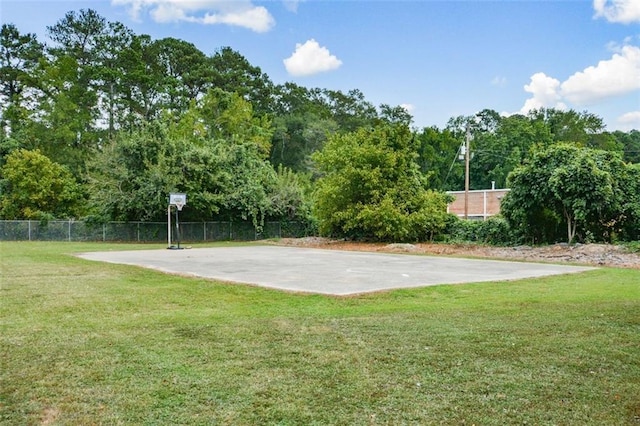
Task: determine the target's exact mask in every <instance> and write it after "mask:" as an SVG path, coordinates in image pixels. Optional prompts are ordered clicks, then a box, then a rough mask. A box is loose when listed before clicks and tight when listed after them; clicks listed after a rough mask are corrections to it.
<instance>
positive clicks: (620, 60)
mask: <svg viewBox="0 0 640 426" xmlns="http://www.w3.org/2000/svg"><path fill="white" fill-rule="evenodd" d="M618 50H619V52H617V53H614V55H613V56H612V57H611V59H608V60H603V61H600V62H598V64H597V65H595V66H590V67H587V68H585V69H584V70H583V71H578V72H576V73H575V74H573V75H572V76H570V77H569V78H567V79H566V80H565V81H564V82H562V83H561V82H560V81H559V80H557V79H555V78H553V77H549V76H547V75H546V74H545V73H542V72H539V73H536V74H534V75H532V76H531V81H530V83H529V84H527V85H525V86H524V90H525V91H527V92H529V93H531V94H532V97H530V98H529V99H527V100H526V101H525V103H524V105H523V107H522V108H521V109H520V112H521V113H523V114H526V113H527V112H529V111H531V110H532V109H538V108H543V107H544V108H558V109H565V108H566V107H567V106H566V103H567V102H568V103H571V104H572V105H576V106H583V105H590V104H595V103H598V102H600V101H602V100H604V99H607V98H612V97H615V96H622V95H627V94H629V93H633V92H634V91H636V90H640V47H638V46H631V45H626V46H622V47H621V48H619V49H618Z"/></svg>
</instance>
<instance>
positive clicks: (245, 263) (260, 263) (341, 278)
mask: <svg viewBox="0 0 640 426" xmlns="http://www.w3.org/2000/svg"><path fill="white" fill-rule="evenodd" d="M79 256H80V257H82V258H84V259H89V260H97V261H103V262H111V263H120V264H128V265H138V266H142V267H145V268H152V269H156V270H160V271H164V272H168V273H173V274H181V275H191V276H199V277H205V278H211V279H216V280H221V281H226V282H235V283H247V284H253V285H259V286H263V287H269V288H275V289H280V290H286V291H294V292H304V293H320V294H329V295H349V294H358V293H367V292H374V291H381V290H390V289H397V288H410V287H423V286H430V285H437V284H460V283H468V282H481V281H503V280H516V279H521V278H529V277H541V276H547V275H556V274H567V273H576V272H582V271H587V270H591V269H595V268H589V267H579V266H565V265H550V264H540V263H523V262H507V261H494V260H471V259H459V258H450V257H434V256H419V255H410V254H386V253H368V252H353V251H337V250H323V249H311V248H297V247H280V246H236V247H215V248H197V249H185V250H167V249H159V250H132V251H111V252H94V253H84V254H81V255H79Z"/></svg>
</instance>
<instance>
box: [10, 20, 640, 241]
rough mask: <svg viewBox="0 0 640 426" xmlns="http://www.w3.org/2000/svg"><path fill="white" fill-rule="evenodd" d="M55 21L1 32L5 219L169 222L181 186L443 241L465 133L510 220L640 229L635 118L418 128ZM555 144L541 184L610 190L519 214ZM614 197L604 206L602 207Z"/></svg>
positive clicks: (124, 32) (225, 57)
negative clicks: (631, 126)
mask: <svg viewBox="0 0 640 426" xmlns="http://www.w3.org/2000/svg"><path fill="white" fill-rule="evenodd" d="M47 34H48V37H49V39H50V40H51V44H50V45H46V44H45V43H42V42H40V41H39V40H38V39H37V37H36V36H35V35H34V34H23V33H21V32H20V31H19V29H18V28H17V27H16V26H15V25H12V24H4V25H3V26H2V29H1V32H0V70H1V72H0V98H1V111H0V112H1V114H2V117H1V127H2V131H1V132H0V173H1V176H0V188H1V190H2V193H1V195H0V217H1V218H4V219H14V218H17V219H43V220H44V219H52V218H68V217H72V218H83V219H87V220H93V221H98V222H99V221H109V220H122V221H133V220H136V221H137V220H148V221H151V220H163V219H164V218H165V215H166V204H167V196H168V194H169V193H170V192H185V193H187V194H188V208H185V210H184V212H183V215H184V216H185V217H184V220H190V221H209V220H216V219H219V220H250V221H252V222H253V223H254V225H255V226H256V227H259V226H260V225H261V223H263V222H264V220H296V221H303V222H306V223H308V224H309V226H311V227H314V228H317V229H318V230H319V231H320V232H322V233H323V234H326V235H332V236H340V237H349V238H369V239H380V240H398V241H399V240H419V239H427V238H434V237H437V236H438V235H442V234H443V233H446V230H447V227H451V226H452V225H451V223H452V221H454V219H452V218H451V217H449V216H448V215H446V202H447V196H446V195H445V194H444V191H447V190H460V189H463V186H464V168H463V165H462V163H461V162H459V161H457V157H458V155H459V151H460V147H461V144H462V143H463V142H464V138H465V136H466V134H467V132H470V133H471V135H472V138H473V142H472V146H473V160H472V161H471V168H470V181H471V188H472V189H483V188H489V187H491V185H492V183H494V184H495V185H496V186H497V187H505V186H511V187H512V188H513V190H512V195H511V196H510V198H511V201H507V202H506V203H505V206H506V211H505V215H504V216H505V218H506V220H508V221H509V223H510V224H511V225H512V226H513V227H514V228H516V229H517V230H519V231H518V232H516V234H518V235H517V238H520V239H530V240H532V241H534V242H545V241H553V240H554V239H558V238H560V237H561V235H563V234H562V233H560V231H559V230H560V229H565V228H564V227H565V225H567V223H568V225H567V226H568V228H566V229H568V230H569V232H568V234H567V236H568V237H569V238H570V239H573V238H579V239H585V238H593V239H596V240H611V239H615V238H622V239H637V238H639V237H638V231H637V228H640V226H637V225H638V224H640V219H639V218H640V208H638V205H639V204H640V201H639V200H638V199H637V198H638V197H637V194H638V193H639V192H640V191H637V190H636V192H635V193H634V192H629V191H630V189H629V188H636V189H637V184H636V186H635V187H634V186H633V182H634V181H633V179H634V176H635V177H637V166H634V165H633V164H637V163H639V162H640V132H638V131H637V130H632V131H630V132H620V131H615V132H608V131H606V129H605V126H604V124H603V121H602V119H601V118H600V117H597V116H596V115H593V114H590V113H588V112H586V111H585V112H576V111H573V110H569V111H560V110H555V109H540V110H536V111H532V112H531V113H529V114H527V115H512V116H509V117H503V116H501V115H500V114H498V113H497V112H496V111H493V110H489V109H487V110H483V111H481V112H479V113H478V114H475V115H473V116H459V117H452V118H451V119H450V120H449V122H448V123H447V125H446V126H445V127H444V128H443V129H440V128H437V127H435V126H434V127H427V128H422V129H419V128H416V127H415V126H413V118H412V116H411V115H410V114H409V113H408V112H407V111H406V110H405V109H403V108H402V107H399V106H391V105H385V104H383V105H379V106H374V105H373V104H371V103H370V102H369V101H367V100H366V98H365V96H364V94H363V93H362V92H360V91H359V90H357V89H354V90H350V91H348V92H346V93H344V92H342V91H336V90H328V89H322V88H306V87H303V86H299V85H297V84H294V83H291V82H288V83H285V84H280V85H278V84H274V83H273V82H272V81H271V80H270V79H269V77H268V76H267V75H266V74H265V73H263V72H262V71H261V70H260V68H259V67H257V66H254V65H252V64H250V63H249V61H247V60H246V59H245V58H244V57H243V56H242V55H241V54H240V53H239V52H236V51H234V50H233V49H231V48H229V47H221V48H219V49H217V50H216V51H215V52H214V53H213V54H211V55H207V54H205V53H204V52H201V51H200V50H199V49H198V48H196V47H195V46H194V45H193V44H191V43H188V42H186V41H184V40H179V39H175V38H163V39H159V40H154V39H152V38H151V37H150V36H148V35H144V34H141V35H139V34H135V33H133V32H132V31H131V30H130V29H128V28H127V27H126V26H125V25H123V24H121V23H119V22H109V21H107V20H106V19H105V18H103V17H101V16H100V15H99V14H97V13H96V12H95V11H93V10H91V9H87V10H80V11H71V12H68V13H67V14H66V15H65V16H64V18H62V19H60V20H59V21H58V22H57V23H55V24H54V25H52V26H50V27H47ZM558 146H564V147H565V148H563V149H565V151H558V152H562V155H560V154H558V155H559V156H560V157H562V156H564V160H565V161H567V162H568V164H567V165H566V171H565V174H564V175H561V174H560V175H557V176H555V177H553V179H555V180H553V179H552V177H551V176H547V177H546V178H544V177H540V179H541V180H542V181H544V186H545V187H549V188H551V186H550V185H551V183H550V182H556V181H557V182H560V183H562V182H568V181H572V182H574V184H576V185H577V186H578V187H579V186H580V184H579V183H576V182H582V181H583V180H584V179H587V178H591V177H592V175H598V173H599V172H598V170H599V171H602V172H603V173H605V174H608V175H607V176H608V177H602V176H601V177H600V178H598V179H600V180H598V181H597V182H593V185H596V186H597V187H598V188H600V186H602V185H605V186H606V184H608V183H611V182H613V183H611V185H610V188H609V189H606V190H604V189H603V190H602V191H600V192H597V191H595V190H594V191H591V192H589V194H591V195H594V194H599V195H598V197H599V198H597V199H596V197H592V199H589V200H588V201H585V199H584V196H583V197H582V198H580V196H577V198H576V199H574V200H573V201H571V203H573V204H572V206H569V207H568V205H567V202H566V200H567V199H571V196H569V195H570V194H569V195H568V193H566V191H569V190H568V189H562V188H555V187H554V188H551V189H548V194H546V195H544V196H543V195H542V190H541V191H540V193H539V194H537V195H536V197H537V198H536V197H533V196H532V195H531V194H528V195H526V194H527V192H526V191H524V192H522V194H525V195H520V196H522V197H524V198H525V199H527V200H529V201H531V200H537V201H536V203H530V208H528V209H527V210H526V211H521V212H516V211H515V210H516V209H517V208H522V206H523V204H522V203H520V202H519V201H517V196H518V194H521V193H520V192H518V191H516V187H518V186H524V185H532V184H531V182H530V181H528V180H527V179H526V177H528V176H530V174H531V173H533V172H539V171H540V170H541V169H540V168H539V167H537V166H535V167H534V166H532V165H533V164H537V163H536V161H542V160H540V158H547V157H544V156H545V155H551V154H546V153H548V152H549V150H552V151H553V150H559V149H560V148H557V147H558ZM572 150H574V151H572ZM553 152H555V151H553ZM604 153H606V155H605V154H604ZM560 157H559V158H560ZM547 160H548V158H547ZM547 160H545V161H547ZM574 160H575V161H581V163H579V164H573V163H572V162H573V161H574ZM549 161H550V160H549ZM614 163H615V166H613V165H612V164H614ZM554 164H555V163H554ZM563 167H564V166H563ZM590 167H591V168H590ZM594 167H595V168H594ZM598 167H599V168H598ZM558 169H561V165H560V163H558V165H557V167H556V166H554V167H553V170H558ZM596 169H597V170H596ZM549 170H550V171H553V170H551V169H549ZM592 172H593V173H592ZM558 173H559V172H558ZM634 173H636V174H634ZM510 176H511V177H510ZM598 176H600V175H598ZM573 178H575V179H578V180H572V179H573ZM544 179H546V180H544ZM536 185H537V184H536ZM536 188H538V186H536ZM563 191H565V192H563ZM603 191H604V192H603ZM616 191H617V192H616ZM569 192H570V191H569ZM609 193H611V194H613V195H611V197H609V198H606V197H605V198H606V200H607V201H606V203H607V206H600V207H597V208H595V207H593V208H592V206H593V203H594V201H595V202H596V204H602V203H603V201H600V202H598V201H597V200H598V199H599V200H605V198H603V197H604V196H605V195H607V197H608V196H609ZM614 193H615V194H614ZM583 195H587V194H586V193H585V194H583ZM554 196H555V197H557V198H560V199H561V201H559V202H558V201H557V200H554V198H553V197H554ZM545 197H546V198H545ZM567 197H568V198H567ZM634 197H635V198H634ZM574 198H575V197H574ZM581 203H582V204H581ZM583 204H585V205H584V206H583ZM536 208H544V209H548V211H537V210H536ZM510 209H511V210H510ZM541 229H544V230H543V231H541ZM572 230H573V231H572ZM634 230H635V231H634Z"/></svg>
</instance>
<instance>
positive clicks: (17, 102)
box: [0, 24, 44, 134]
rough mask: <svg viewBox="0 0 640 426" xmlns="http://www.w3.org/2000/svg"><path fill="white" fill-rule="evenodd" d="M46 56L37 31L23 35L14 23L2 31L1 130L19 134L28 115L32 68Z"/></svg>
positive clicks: (0, 72)
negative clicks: (38, 39)
mask: <svg viewBox="0 0 640 426" xmlns="http://www.w3.org/2000/svg"><path fill="white" fill-rule="evenodd" d="M43 55H44V46H43V45H42V44H41V43H39V42H38V41H37V39H36V36H35V35H34V34H20V32H19V31H18V29H17V28H16V26H15V25H12V24H3V25H2V29H1V30H0V101H1V102H0V105H2V107H0V113H1V114H2V126H1V127H2V128H3V129H2V130H3V131H4V129H5V128H6V129H7V130H6V131H7V133H9V134H11V133H16V132H17V131H18V130H19V129H20V127H21V126H22V125H23V123H24V120H25V118H26V115H27V104H28V98H29V96H28V94H27V93H26V92H28V91H29V88H31V87H33V84H34V82H33V81H32V79H33V71H34V69H35V68H36V67H37V65H38V61H39V60H40V59H41V58H42V57H43Z"/></svg>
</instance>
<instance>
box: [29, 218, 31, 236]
mask: <svg viewBox="0 0 640 426" xmlns="http://www.w3.org/2000/svg"><path fill="white" fill-rule="evenodd" d="M29 241H31V219H29Z"/></svg>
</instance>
